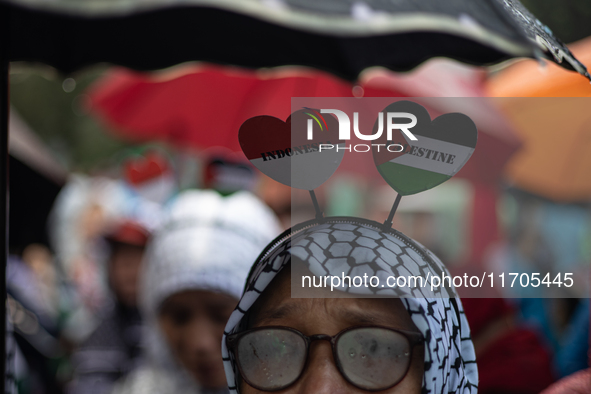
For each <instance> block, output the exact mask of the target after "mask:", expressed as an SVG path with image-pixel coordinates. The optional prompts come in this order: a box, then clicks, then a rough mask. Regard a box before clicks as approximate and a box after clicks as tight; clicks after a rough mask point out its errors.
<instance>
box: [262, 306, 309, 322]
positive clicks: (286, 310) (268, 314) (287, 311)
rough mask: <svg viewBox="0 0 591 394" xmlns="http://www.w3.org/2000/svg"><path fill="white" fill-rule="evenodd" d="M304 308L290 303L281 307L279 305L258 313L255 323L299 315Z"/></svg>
mask: <svg viewBox="0 0 591 394" xmlns="http://www.w3.org/2000/svg"><path fill="white" fill-rule="evenodd" d="M304 309H305V308H304V307H303V306H302V305H301V304H299V303H296V302H290V303H286V304H283V305H279V306H278V307H275V308H269V309H267V310H263V311H260V312H259V313H258V316H257V318H256V320H257V323H258V322H262V321H265V320H278V319H281V318H284V317H288V316H290V315H294V314H298V313H301V312H302V311H303V310H304Z"/></svg>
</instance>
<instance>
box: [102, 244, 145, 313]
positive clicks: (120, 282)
mask: <svg viewBox="0 0 591 394" xmlns="http://www.w3.org/2000/svg"><path fill="white" fill-rule="evenodd" d="M112 246H113V247H112V252H111V258H110V261H109V282H110V284H111V289H112V290H113V292H114V293H115V296H116V297H117V300H118V301H119V302H120V303H122V304H123V305H125V306H127V307H135V306H136V305H137V294H138V277H139V273H140V269H141V266H142V259H143V257H144V247H143V246H134V245H127V244H123V243H114V244H113V245H112Z"/></svg>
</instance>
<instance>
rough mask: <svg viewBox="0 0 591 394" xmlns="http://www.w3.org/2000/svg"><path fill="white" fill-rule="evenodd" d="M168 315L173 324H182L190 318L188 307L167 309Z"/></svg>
mask: <svg viewBox="0 0 591 394" xmlns="http://www.w3.org/2000/svg"><path fill="white" fill-rule="evenodd" d="M168 316H169V318H170V320H171V321H172V323H173V324H174V325H175V326H184V325H185V324H187V323H188V322H189V320H191V311H190V310H188V309H176V310H172V311H169V313H168Z"/></svg>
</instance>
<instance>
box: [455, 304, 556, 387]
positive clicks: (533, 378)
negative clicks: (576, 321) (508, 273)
mask: <svg viewBox="0 0 591 394" xmlns="http://www.w3.org/2000/svg"><path fill="white" fill-rule="evenodd" d="M462 304H463V305H464V310H465V313H466V317H467V319H468V323H469V324H470V330H471V333H472V338H473V339H475V340H476V339H477V338H478V336H479V335H480V334H482V333H483V332H484V331H485V330H486V329H487V327H488V326H489V325H490V324H494V323H496V322H498V321H499V319H503V318H507V317H509V318H510V317H511V316H512V314H513V309H512V308H511V306H510V305H509V304H507V302H506V301H505V300H504V299H502V298H465V299H463V300H462ZM506 327H508V328H507V330H506V331H504V332H502V333H499V336H498V337H495V338H493V339H492V342H490V343H487V344H486V347H485V349H483V350H482V351H479V349H476V351H477V357H476V363H477V365H478V375H479V384H478V392H479V394H501V393H503V394H530V393H531V394H537V393H539V392H540V391H542V390H543V389H545V388H546V387H548V386H549V385H550V384H552V383H553V382H554V381H555V377H554V373H553V371H552V360H551V358H550V353H549V352H548V350H547V349H546V348H545V347H544V345H543V343H542V341H541V340H540V338H539V336H538V334H537V333H536V332H534V331H533V330H531V329H528V328H520V327H511V326H506Z"/></svg>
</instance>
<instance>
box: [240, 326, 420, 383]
mask: <svg viewBox="0 0 591 394" xmlns="http://www.w3.org/2000/svg"><path fill="white" fill-rule="evenodd" d="M335 346H336V356H337V364H339V365H340V370H341V372H342V374H343V375H344V376H345V378H346V379H347V380H348V381H349V382H350V383H351V384H353V385H354V386H357V387H358V388H361V389H365V390H380V389H385V388H388V387H391V386H393V385H394V384H396V383H398V382H399V381H400V380H401V379H402V378H403V377H404V375H405V374H406V372H407V370H408V367H409V364H410V354H411V346H410V344H409V342H408V340H407V338H406V337H405V336H404V335H402V334H400V333H398V332H396V331H392V330H388V329H383V328H378V327H367V328H356V329H353V330H350V331H346V332H344V333H342V334H341V335H340V336H339V337H338V340H337V342H336V345H335ZM236 350H237V353H238V362H239V364H240V369H241V371H242V374H243V377H244V378H245V380H246V381H247V382H248V383H249V384H251V385H252V386H254V387H256V388H258V389H260V390H267V391H272V390H279V389H281V388H284V387H287V386H289V385H290V384H292V383H293V382H294V381H295V380H296V379H297V378H298V377H299V376H300V373H301V372H302V370H303V368H304V366H305V364H306V357H307V345H306V340H305V339H304V338H303V337H302V336H300V335H299V334H297V333H296V332H294V331H290V330H284V329H277V328H269V329H265V330H257V331H252V332H250V333H247V334H246V335H244V336H243V337H242V338H240V340H239V341H238V344H237V349H236Z"/></svg>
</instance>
